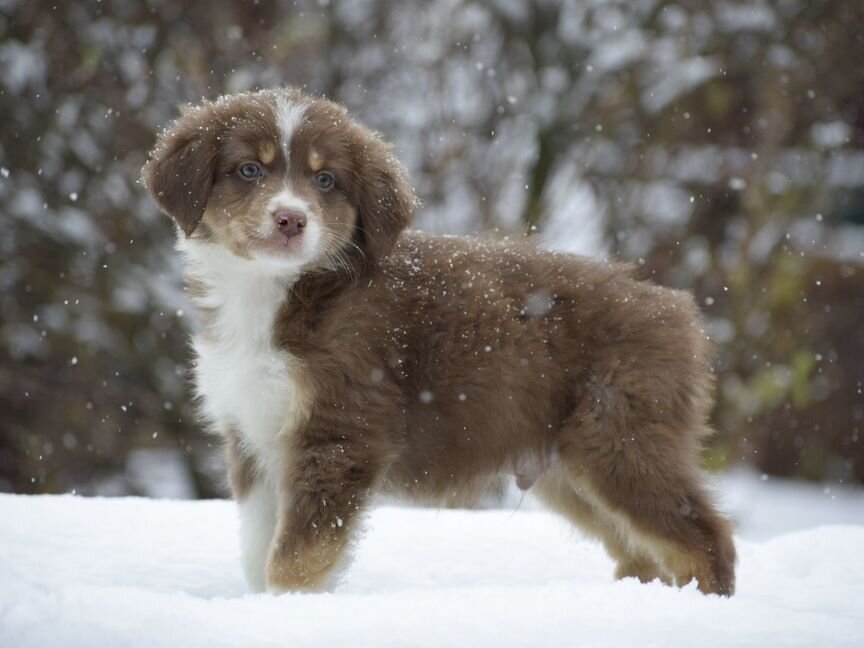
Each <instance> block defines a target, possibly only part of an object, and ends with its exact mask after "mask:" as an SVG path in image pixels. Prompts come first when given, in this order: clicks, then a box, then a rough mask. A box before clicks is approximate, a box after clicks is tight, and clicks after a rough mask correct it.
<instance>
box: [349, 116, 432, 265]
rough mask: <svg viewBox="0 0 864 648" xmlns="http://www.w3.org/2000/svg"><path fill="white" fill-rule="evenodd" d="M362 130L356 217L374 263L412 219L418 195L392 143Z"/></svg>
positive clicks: (361, 237)
mask: <svg viewBox="0 0 864 648" xmlns="http://www.w3.org/2000/svg"><path fill="white" fill-rule="evenodd" d="M363 131H364V132H363V136H362V137H361V138H360V140H361V145H360V149H359V151H358V152H357V153H356V162H357V169H358V170H357V172H356V173H357V181H356V191H357V198H356V204H357V211H358V214H357V218H358V221H359V222H358V228H359V233H360V243H361V247H362V248H363V251H364V253H365V254H366V258H367V260H368V261H370V262H372V263H373V264H374V263H375V262H376V261H377V260H378V259H381V258H383V257H385V256H386V255H387V254H388V253H389V252H390V250H391V249H392V248H393V245H394V244H395V243H396V239H397V238H398V237H399V234H400V232H402V230H403V229H405V228H406V227H407V226H408V224H409V223H410V222H411V219H412V218H413V217H414V210H415V208H416V206H417V197H416V196H415V195H414V191H413V190H412V189H411V185H410V184H409V182H408V175H407V173H406V172H405V170H404V169H403V168H402V165H401V164H400V163H399V161H398V160H397V159H396V156H395V155H394V154H393V150H392V148H391V147H390V145H388V144H385V143H384V142H383V141H381V139H379V138H378V136H377V135H375V134H374V133H371V132H368V131H365V129H363Z"/></svg>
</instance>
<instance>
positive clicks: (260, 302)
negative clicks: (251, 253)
mask: <svg viewBox="0 0 864 648" xmlns="http://www.w3.org/2000/svg"><path fill="white" fill-rule="evenodd" d="M177 247H178V249H179V250H180V251H181V252H182V253H183V256H184V259H185V261H186V278H187V282H188V284H189V289H190V297H191V299H192V301H193V303H194V304H195V306H196V307H197V309H198V311H199V313H200V315H201V319H202V323H203V327H204V328H203V334H204V335H206V336H207V337H210V338H215V339H218V340H222V341H225V342H229V343H250V342H251V343H256V344H257V343H265V344H269V342H270V341H271V339H272V331H273V320H274V318H275V316H276V313H277V312H278V310H279V308H280V306H281V305H282V304H283V302H284V301H285V299H286V297H287V295H288V293H289V290H290V288H291V286H292V285H294V283H295V282H296V281H297V279H298V276H299V271H297V270H292V269H286V268H285V267H284V266H280V265H277V264H271V263H267V262H264V261H260V260H252V259H243V258H241V257H238V256H236V255H235V254H233V253H232V252H230V251H229V250H227V249H225V248H224V247H222V246H221V245H215V244H209V243H202V242H199V241H195V240H188V239H185V240H184V239H181V240H180V241H179V242H178V246H177Z"/></svg>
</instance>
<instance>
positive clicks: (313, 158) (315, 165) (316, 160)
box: [309, 149, 324, 172]
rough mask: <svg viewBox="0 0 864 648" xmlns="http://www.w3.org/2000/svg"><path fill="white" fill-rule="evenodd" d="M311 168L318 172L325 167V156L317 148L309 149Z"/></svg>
mask: <svg viewBox="0 0 864 648" xmlns="http://www.w3.org/2000/svg"><path fill="white" fill-rule="evenodd" d="M309 168H310V169H312V170H313V171H316V172H317V171H320V170H321V169H323V168H324V158H322V157H321V154H320V153H318V151H316V150H315V149H310V150H309Z"/></svg>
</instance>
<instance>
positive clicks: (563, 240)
mask: <svg viewBox="0 0 864 648" xmlns="http://www.w3.org/2000/svg"><path fill="white" fill-rule="evenodd" d="M862 24H864V4H862V3H856V2H850V1H849V0H820V1H818V2H808V1H806V0H776V1H774V2H768V1H761V0H723V1H719V2H711V1H709V0H686V1H685V0H682V1H680V2H668V1H659V0H636V1H631V0H628V1H625V0H582V1H578V2H577V1H573V2H564V3H559V2H553V1H552V0H535V1H528V0H509V1H506V2H505V1H503V0H501V1H495V2H491V3H480V2H452V1H451V0H433V1H430V2H421V1H420V0H405V1H401V2H397V1H395V0H389V1H380V2H372V1H371V0H364V1H362V2H358V1H348V0H341V1H336V0H332V1H329V2H328V1H324V0H322V1H320V2H313V1H312V0H308V1H298V2H288V1H287V0H283V1H279V2H254V3H252V2H243V3H214V4H204V3H191V4H187V5H183V4H178V3H171V2H166V1H164V0H151V1H148V2H143V1H138V0H105V1H103V2H97V1H95V0H88V1H83V2H76V3H56V4H51V3H47V2H44V1H38V0H37V1H35V2H24V1H23V0H6V1H5V2H2V3H0V118H2V119H3V123H4V124H5V126H4V128H3V131H2V134H0V226H2V227H3V231H4V236H3V237H2V238H0V249H2V257H0V283H2V289H3V290H2V294H0V314H2V321H0V421H2V424H0V489H3V490H16V491H25V492H57V491H64V490H69V489H72V488H76V489H78V490H79V491H81V492H102V493H126V492H133V493H145V494H146V493H152V492H162V493H165V492H168V493H172V492H173V493H174V494H179V495H188V494H194V495H198V496H208V495H213V494H216V493H219V492H221V485H220V481H219V480H220V478H219V477H218V476H217V475H218V474H219V471H218V470H217V469H216V465H217V464H216V462H215V460H214V456H215V454H216V452H215V450H216V449H215V448H214V447H213V443H214V442H213V441H211V440H210V439H208V438H206V437H205V436H203V435H202V434H201V433H200V431H199V429H198V426H197V425H196V423H195V419H194V408H193V406H192V403H191V398H190V394H189V393H188V390H187V389H186V386H185V385H186V377H185V371H186V369H185V367H186V366H187V363H188V353H187V351H186V343H185V329H186V327H187V325H188V322H186V321H185V320H186V319H188V317H189V316H188V315H187V314H185V313H184V309H185V308H186V307H185V302H184V299H183V295H182V290H181V288H180V280H179V277H180V270H179V266H178V263H177V259H176V258H175V255H174V254H173V253H172V252H173V251H172V237H173V232H172V230H171V227H170V225H169V223H168V221H167V219H164V218H163V217H161V216H159V214H158V213H157V211H156V209H155V207H154V205H153V204H152V203H151V201H150V200H149V199H148V197H147V196H146V195H145V193H144V191H143V190H142V188H141V187H140V186H139V185H138V183H137V178H138V173H139V169H140V167H141V165H142V164H143V162H144V159H145V155H146V152H147V151H148V150H149V148H150V146H151V145H152V143H153V140H154V136H155V129H156V128H157V127H160V126H164V125H165V124H166V123H167V122H168V121H169V120H170V119H171V118H172V117H174V116H175V115H176V114H177V104H178V103H179V102H184V101H196V100H198V99H199V98H200V97H202V96H207V97H212V96H216V95H218V94H221V93H224V92H236V91H242V90H247V89H252V88H256V87H266V86H272V85H278V84H283V83H290V84H295V85H301V86H304V87H306V88H307V89H308V90H310V91H313V92H324V93H326V94H327V95H328V96H331V97H333V98H336V99H338V100H340V101H343V102H344V103H346V104H347V105H348V106H349V107H350V108H351V109H352V110H353V111H354V112H355V113H356V114H357V115H358V116H359V117H360V118H361V119H362V120H363V121H365V122H367V123H369V124H370V125H372V126H373V127H376V128H378V129H381V130H382V131H384V132H385V133H386V134H387V136H388V137H389V138H390V139H392V140H393V141H395V142H396V144H397V150H398V152H399V154H400V156H401V157H402V158H403V159H404V161H405V162H406V164H407V166H408V167H409V169H410V170H411V172H412V175H413V177H414V179H415V184H416V186H417V189H418V193H419V194H420V196H421V197H422V199H423V201H424V203H425V208H424V209H423V210H422V211H421V213H420V214H419V215H418V223H417V224H418V226H420V227H423V228H425V229H429V230H432V231H438V232H449V233H468V232H487V233H488V234H491V235H495V236H503V235H508V234H509V235H512V234H518V233H521V232H529V233H535V232H536V233H537V234H538V236H539V237H540V239H541V240H542V241H543V242H544V244H547V245H552V246H554V247H558V248H562V249H568V250H573V251H581V252H590V253H595V254H596V253H609V254H613V255H615V256H620V257H624V258H627V259H631V260H633V261H634V262H635V263H637V264H638V266H639V267H640V268H641V272H642V273H643V274H644V275H645V276H646V277H652V278H654V279H655V280H657V281H659V282H661V283H665V284H669V285H673V286H680V287H686V288H692V289H694V290H695V292H696V294H697V298H698V299H699V302H700V304H701V305H703V307H704V308H705V311H706V315H707V318H708V333H709V334H710V335H711V337H713V338H714V339H715V340H716V341H717V343H718V346H719V353H718V361H717V366H716V369H717V373H718V384H719V393H718V395H719V401H718V407H717V409H716V412H715V421H716V423H717V425H718V427H719V429H720V434H719V435H718V436H717V438H716V439H715V444H714V447H713V452H712V453H711V455H710V456H709V460H710V462H711V463H712V464H714V465H718V466H719V465H725V464H726V463H728V462H731V461H746V462H749V463H753V464H755V465H757V466H759V468H760V469H762V470H765V471H767V472H770V473H772V474H786V475H798V476H804V477H808V478H827V477H830V478H834V479H841V480H847V479H851V478H855V479H857V480H859V481H864V444H862V442H861V441H860V435H861V433H862V429H861V428H862V425H864V422H862V421H864V396H862V389H864V387H862V386H864V370H862V366H864V327H862V326H861V323H862V322H861V319H862V316H861V313H862V312H864V231H862V230H864V228H862V227H861V224H862V221H864V219H862V217H861V214H862V213H864V208H862V204H864V203H862V199H861V196H862V195H864V95H862V94H861V91H860V89H861V88H862V87H864V70H862V68H861V66H860V65H858V64H857V61H858V60H860V59H861V58H862V57H864V37H862V34H861V31H860V28H859V27H860V25H862ZM142 449H143V450H145V451H146V450H147V449H151V450H153V449H161V450H163V451H164V450H166V449H173V450H174V453H175V455H174V456H176V457H179V458H180V461H179V462H175V463H171V462H170V461H168V459H166V457H168V456H169V455H166V454H165V453H164V452H163V453H161V454H156V453H154V452H150V453H147V452H144V454H142V452H141V451H142ZM142 457H145V458H146V457H149V459H147V460H146V461H144V462H143V468H142V459H141V458H142ZM148 461H149V463H148ZM169 463H170V464H171V465H180V466H185V468H184V471H185V474H186V482H184V481H183V480H182V479H181V480H179V481H178V484H179V485H176V487H174V486H172V485H171V484H161V485H158V484H157V485H154V484H153V483H152V482H153V481H154V480H164V481H171V479H174V478H172V477H171V471H170V470H168V471H162V472H160V471H159V467H160V465H162V464H169ZM163 467H164V466H163ZM172 470H173V469H172ZM142 473H143V475H144V476H143V477H142ZM148 475H149V477H148ZM175 478H176V476H175ZM148 480H149V481H148ZM187 482H188V484H191V485H188V484H187V486H183V484H184V483H187ZM157 486H158V488H157ZM172 488H174V490H172Z"/></svg>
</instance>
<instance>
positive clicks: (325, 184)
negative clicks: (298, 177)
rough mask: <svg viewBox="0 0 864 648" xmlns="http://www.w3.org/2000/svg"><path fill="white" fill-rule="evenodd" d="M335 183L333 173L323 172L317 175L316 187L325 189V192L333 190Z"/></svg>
mask: <svg viewBox="0 0 864 648" xmlns="http://www.w3.org/2000/svg"><path fill="white" fill-rule="evenodd" d="M335 182H336V180H335V178H334V177H333V174H332V173H328V172H327V171H321V172H320V173H316V174H315V186H316V187H318V188H319V189H323V190H324V191H326V190H327V189H331V188H332V187H333V185H334V184H335Z"/></svg>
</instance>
